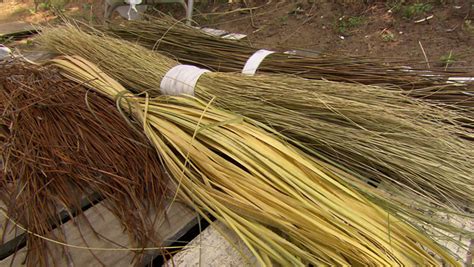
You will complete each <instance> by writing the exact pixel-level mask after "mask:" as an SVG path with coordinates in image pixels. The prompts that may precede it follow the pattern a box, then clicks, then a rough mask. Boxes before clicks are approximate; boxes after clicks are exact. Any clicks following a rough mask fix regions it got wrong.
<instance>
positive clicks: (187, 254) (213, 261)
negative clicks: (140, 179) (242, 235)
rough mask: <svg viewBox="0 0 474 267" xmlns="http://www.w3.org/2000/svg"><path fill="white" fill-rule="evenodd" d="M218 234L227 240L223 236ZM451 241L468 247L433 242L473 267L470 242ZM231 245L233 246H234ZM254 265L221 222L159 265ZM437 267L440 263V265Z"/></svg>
mask: <svg viewBox="0 0 474 267" xmlns="http://www.w3.org/2000/svg"><path fill="white" fill-rule="evenodd" d="M451 221H453V223H454V221H455V220H454V219H451ZM456 221H457V223H462V224H463V228H464V229H466V230H470V231H474V221H467V220H464V221H462V220H459V219H457V220H456ZM218 229H219V230H220V231H219V230H218ZM222 233H223V234H224V235H225V236H226V238H227V239H226V238H224V237H223V234H222ZM452 238H453V239H454V240H456V241H458V242H461V243H462V244H463V245H464V246H466V247H469V249H468V250H466V249H463V248H461V247H460V246H459V245H457V243H456V242H453V241H452V240H451V241H450V240H445V239H438V240H437V242H438V243H439V244H440V245H442V246H445V247H447V249H448V250H450V251H451V252H452V253H453V254H454V255H456V256H457V258H458V260H459V262H462V263H463V264H464V266H467V267H471V266H474V265H472V264H473V263H474V262H473V259H472V254H473V252H474V240H473V239H470V238H469V237H464V236H461V235H456V236H452ZM229 240H230V242H229ZM231 244H234V246H232V245H231ZM235 246H236V247H237V248H238V249H236V248H235ZM239 251H240V252H239ZM242 252H243V253H242ZM256 264H257V262H256V258H255V257H254V256H253V255H252V254H251V253H250V251H249V250H248V248H246V247H245V245H244V244H243V242H242V241H240V239H239V237H238V236H237V235H236V234H235V233H233V232H232V231H231V230H230V229H229V228H227V227H225V226H224V225H223V224H222V223H215V224H214V225H213V226H209V227H208V228H206V229H205V230H204V231H202V233H201V234H200V235H199V236H197V237H196V238H194V239H193V240H192V241H191V242H190V243H189V244H188V245H186V247H185V248H183V250H182V251H180V252H178V253H177V254H176V255H174V256H173V257H172V259H170V260H169V261H167V262H166V263H165V264H164V265H163V266H166V267H171V266H249V265H251V266H253V265H256ZM440 265H442V264H441V263H440Z"/></svg>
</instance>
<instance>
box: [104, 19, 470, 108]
mask: <svg viewBox="0 0 474 267" xmlns="http://www.w3.org/2000/svg"><path fill="white" fill-rule="evenodd" d="M101 29H102V30H104V31H105V32H106V33H108V34H110V35H113V36H119V37H120V38H123V39H125V40H129V41H131V42H136V43H138V44H140V45H142V46H145V47H147V48H149V49H152V50H155V51H159V52H162V53H165V54H169V55H170V56H172V57H175V58H177V59H178V60H179V61H180V62H181V63H183V64H184V63H186V64H192V65H197V66H201V67H203V68H208V69H211V70H215V71H221V72H241V71H242V69H243V68H244V65H245V63H246V62H247V60H248V59H249V57H250V56H251V55H252V54H254V53H255V52H256V49H255V48H253V47H250V46H249V45H248V44H247V43H245V42H243V41H237V40H229V39H223V38H219V37H216V36H212V35H209V34H206V33H205V32H203V31H202V30H199V29H197V28H193V27H191V26H188V25H185V24H184V23H181V22H179V21H176V20H174V19H173V18H170V17H168V16H164V17H161V18H158V19H157V18H151V20H149V21H145V20H140V21H126V22H123V23H121V24H108V25H106V26H103V27H101ZM407 64H410V62H403V61H400V62H397V61H394V62H391V63H390V64H388V65H387V64H382V63H380V61H379V60H375V59H364V58H362V57H349V56H346V57H343V56H336V55H319V56H317V57H315V56H300V55H292V54H291V53H290V54H288V53H274V54H270V55H268V56H267V57H266V58H265V59H264V60H263V61H262V63H261V64H260V66H259V67H258V71H259V72H261V73H280V74H292V75H297V76H300V77H303V78H307V79H327V80H331V81H342V82H355V83H362V84H394V85H397V86H399V87H401V88H404V89H406V90H408V93H409V94H410V95H411V96H414V97H421V98H426V99H430V100H433V101H437V102H442V103H447V104H450V105H453V104H456V105H458V106H461V107H463V108H469V109H472V108H474V81H473V82H470V83H466V84H459V83H458V84H455V85H452V86H444V87H436V85H440V84H444V83H446V82H447V81H450V78H452V77H453V76H463V77H466V76H468V77H474V73H473V72H466V71H461V70H452V71H451V70H449V71H446V70H444V69H436V68H432V69H430V70H426V69H423V68H420V67H418V68H416V67H411V68H407V66H406V65H407ZM451 82H452V81H451Z"/></svg>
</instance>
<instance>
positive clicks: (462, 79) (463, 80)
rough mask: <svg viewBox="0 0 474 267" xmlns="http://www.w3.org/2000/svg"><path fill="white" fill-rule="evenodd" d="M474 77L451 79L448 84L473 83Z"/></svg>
mask: <svg viewBox="0 0 474 267" xmlns="http://www.w3.org/2000/svg"><path fill="white" fill-rule="evenodd" d="M472 82H474V77H449V79H448V83H472Z"/></svg>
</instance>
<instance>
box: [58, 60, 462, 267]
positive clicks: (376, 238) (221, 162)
mask: <svg viewBox="0 0 474 267" xmlns="http://www.w3.org/2000/svg"><path fill="white" fill-rule="evenodd" d="M52 62H53V64H55V65H57V66H59V67H60V68H61V69H63V70H64V75H65V76H66V77H68V78H71V79H73V80H76V81H79V82H81V83H84V84H87V85H88V86H89V87H90V88H91V89H93V90H96V91H98V92H100V93H102V94H104V95H106V96H108V97H109V98H111V99H115V100H116V101H117V104H118V105H117V107H118V108H119V109H123V111H124V112H128V113H129V114H130V115H132V117H133V119H135V120H137V121H139V122H140V124H141V125H142V127H143V131H144V132H145V133H146V135H147V137H148V138H149V139H150V140H151V141H152V143H153V144H154V146H155V147H156V148H157V150H158V151H159V152H160V154H161V155H162V158H163V162H164V164H165V166H166V167H167V170H168V171H169V172H170V173H171V174H172V176H171V177H172V178H173V181H175V183H177V186H178V188H179V190H178V195H179V196H180V197H181V198H182V199H184V200H187V201H188V203H190V205H192V206H194V207H196V209H197V210H198V211H199V212H200V213H201V214H202V215H203V216H204V217H207V214H206V213H210V214H212V215H213V216H215V217H216V218H217V219H218V220H220V221H222V222H224V223H225V224H226V225H227V226H228V227H229V228H230V229H232V230H233V231H235V233H236V234H237V235H238V236H239V237H240V238H241V239H242V241H243V242H244V244H245V245H247V246H248V248H249V249H250V251H252V253H253V255H255V256H256V258H257V260H258V263H259V265H260V266H272V265H273V264H272V262H274V263H276V264H279V265H282V266H306V265H307V264H312V265H314V266H326V265H329V266H338V265H340V266H347V265H356V266H359V265H360V266H362V265H364V266H393V265H401V266H415V265H436V264H437V263H438V262H437V260H436V259H435V257H434V256H433V255H432V254H430V253H428V252H427V251H430V252H432V253H435V254H436V255H437V256H439V257H440V258H441V259H443V260H445V261H446V263H448V264H450V265H453V266H458V265H459V263H458V262H456V261H455V260H454V259H453V258H452V256H451V255H449V254H447V253H446V251H444V250H443V249H441V248H440V247H439V245H437V244H436V243H435V242H433V240H431V239H430V238H428V237H427V236H425V235H424V234H423V233H422V232H420V231H417V230H416V229H414V228H413V227H411V226H409V224H407V223H405V222H404V221H400V220H399V219H400V218H398V217H395V218H391V217H392V216H391V214H390V213H389V212H387V211H386V210H384V209H383V207H380V206H378V205H376V204H375V203H374V202H372V201H371V200H369V199H367V198H366V197H364V196H363V195H362V194H360V193H358V192H357V191H356V190H354V188H353V187H352V186H350V185H348V184H347V183H346V182H345V181H344V180H345V179H347V176H350V175H349V174H347V173H344V172H343V171H341V170H338V169H337V168H334V167H328V166H326V165H325V164H324V163H322V162H321V161H319V160H316V159H313V158H311V157H308V155H306V154H305V153H304V152H302V151H301V150H299V149H297V148H295V147H293V146H292V145H289V144H287V143H286V142H285V141H283V140H282V139H280V137H281V136H280V135H279V134H278V133H276V132H275V131H274V130H272V129H270V128H269V127H267V126H265V125H263V124H261V123H258V122H256V121H253V120H251V119H249V118H246V117H244V116H240V115H237V114H235V113H232V112H229V111H225V110H223V109H219V108H217V107H215V106H213V105H212V103H210V102H209V103H206V102H203V101H200V100H198V99H196V98H193V97H186V96H177V97H170V96H158V97H155V98H151V97H148V96H146V95H144V96H145V97H143V96H134V95H132V94H131V93H130V92H129V91H127V90H125V88H124V87H123V86H122V85H120V84H119V83H118V82H116V81H115V80H113V79H112V78H110V77H109V76H108V75H107V74H105V73H104V72H102V71H101V70H100V69H99V68H97V67H96V66H95V65H93V64H92V63H90V62H88V61H87V60H85V59H83V58H80V57H64V58H58V59H54V60H53V61H52ZM211 102H212V101H211ZM365 186H368V185H365Z"/></svg>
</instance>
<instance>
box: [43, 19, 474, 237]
mask: <svg viewBox="0 0 474 267" xmlns="http://www.w3.org/2000/svg"><path fill="white" fill-rule="evenodd" d="M39 41H40V42H41V43H42V44H43V46H44V47H45V48H47V49H49V50H52V51H55V52H59V53H63V54H71V55H74V54H76V55H80V56H82V57H84V58H86V59H88V60H89V61H91V62H94V63H96V64H98V65H99V66H100V68H101V69H102V70H104V71H105V72H106V73H107V74H108V75H111V76H112V77H113V78H115V79H117V80H118V81H119V82H121V84H123V85H124V86H126V87H128V88H130V89H131V90H133V92H135V93H143V92H147V93H149V94H151V95H158V94H160V93H164V94H166V93H170V91H169V88H165V89H166V90H159V89H160V86H161V85H162V84H164V85H167V84H168V82H169V81H170V80H171V81H173V79H174V78H175V77H174V76H173V75H174V74H173V73H172V72H174V71H176V70H177V69H178V70H179V69H180V68H181V67H177V68H174V67H175V66H176V65H178V63H177V62H175V61H174V60H171V59H169V58H167V57H165V56H163V55H160V54H158V53H154V52H152V51H150V50H148V49H145V48H143V47H140V46H138V45H135V44H133V43H129V42H126V41H121V40H118V39H114V38H110V37H106V36H101V35H91V34H86V33H84V32H82V31H80V30H78V29H77V28H75V27H71V26H69V27H62V28H56V29H49V30H45V31H44V32H43V34H42V36H41V37H40V39H39ZM172 68H173V71H171V72H170V73H168V71H169V70H170V69H172ZM192 72H193V75H194V74H195V73H201V72H202V71H199V70H195V69H193V71H192ZM167 73H168V75H167ZM165 75H166V77H167V78H166V79H164V80H165V82H164V83H162V79H163V77H164V76H165ZM194 78H195V79H194V82H195V81H196V80H197V78H199V77H197V78H196V76H194ZM174 84H175V87H177V89H178V87H179V88H181V89H183V90H184V91H181V93H184V94H194V95H195V96H196V97H198V98H199V99H201V100H204V101H206V102H209V101H211V100H213V99H215V101H214V104H215V105H216V106H218V107H221V108H225V109H227V110H231V111H233V112H236V113H238V114H240V115H244V116H246V117H249V118H251V119H254V120H256V121H259V122H261V123H264V124H266V125H267V126H269V127H272V128H274V129H276V130H277V131H279V132H280V133H282V134H283V135H284V136H286V137H289V139H288V140H289V141H290V142H292V143H293V144H295V145H297V146H299V147H300V148H302V149H304V150H305V151H307V152H309V153H311V154H312V155H313V156H314V157H316V158H317V159H320V160H323V161H324V162H326V163H328V164H329V165H331V166H336V167H337V168H338V169H343V170H344V171H345V172H349V173H351V174H352V175H353V176H354V177H356V178H357V179H349V178H348V177H351V178H352V177H353V176H343V177H344V178H347V182H349V183H351V184H352V185H355V188H356V189H357V190H359V192H362V193H363V194H365V195H366V196H368V197H370V198H371V199H372V200H373V201H376V202H377V203H379V204H380V205H383V206H384V207H385V208H386V209H389V210H390V211H391V212H393V213H394V214H400V215H402V216H403V218H405V219H407V220H413V221H415V222H419V221H422V222H424V223H427V224H430V225H435V226H437V227H440V228H442V229H445V230H448V231H450V232H452V231H456V230H461V229H458V228H456V227H454V226H453V227H451V226H450V225H446V224H444V223H443V222H441V221H440V220H438V219H437V218H433V217H431V216H427V215H426V214H425V213H424V212H423V211H420V210H431V211H433V213H437V212H439V211H442V212H446V213H456V214H461V215H463V216H470V215H468V214H466V213H464V212H463V211H464V208H466V207H472V206H473V203H474V196H473V194H472V190H473V189H474V181H473V177H472V169H473V167H474V149H473V143H472V142H469V141H466V140H463V139H461V138H459V137H458V134H464V135H469V134H470V133H469V132H468V130H467V129H464V128H463V127H461V126H459V125H458V124H457V121H458V119H462V118H463V115H462V114H458V113H456V112H454V111H451V110H447V109H443V108H440V107H438V106H435V105H431V104H427V103H425V102H423V101H419V100H416V99H413V98H410V97H407V96H406V95H404V94H402V93H401V92H398V91H384V90H380V88H378V87H371V86H363V85H355V84H342V83H335V82H328V81H319V80H307V79H301V78H295V77H289V76H281V75H280V76H278V75H274V76H263V75H262V76H244V75H239V74H235V73H212V72H207V73H203V74H202V75H201V76H200V78H199V80H197V84H196V85H195V87H194V90H193V86H182V81H181V80H178V81H175V83H174ZM162 89H163V88H162ZM171 93H174V94H177V93H180V92H179V91H178V90H176V91H175V92H171ZM295 140H296V141H295ZM370 181H375V183H380V187H382V188H383V189H384V190H379V189H376V188H366V187H363V186H359V184H358V182H370ZM385 192H389V193H390V194H388V195H387V194H386V193H385ZM432 204H434V205H432Z"/></svg>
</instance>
